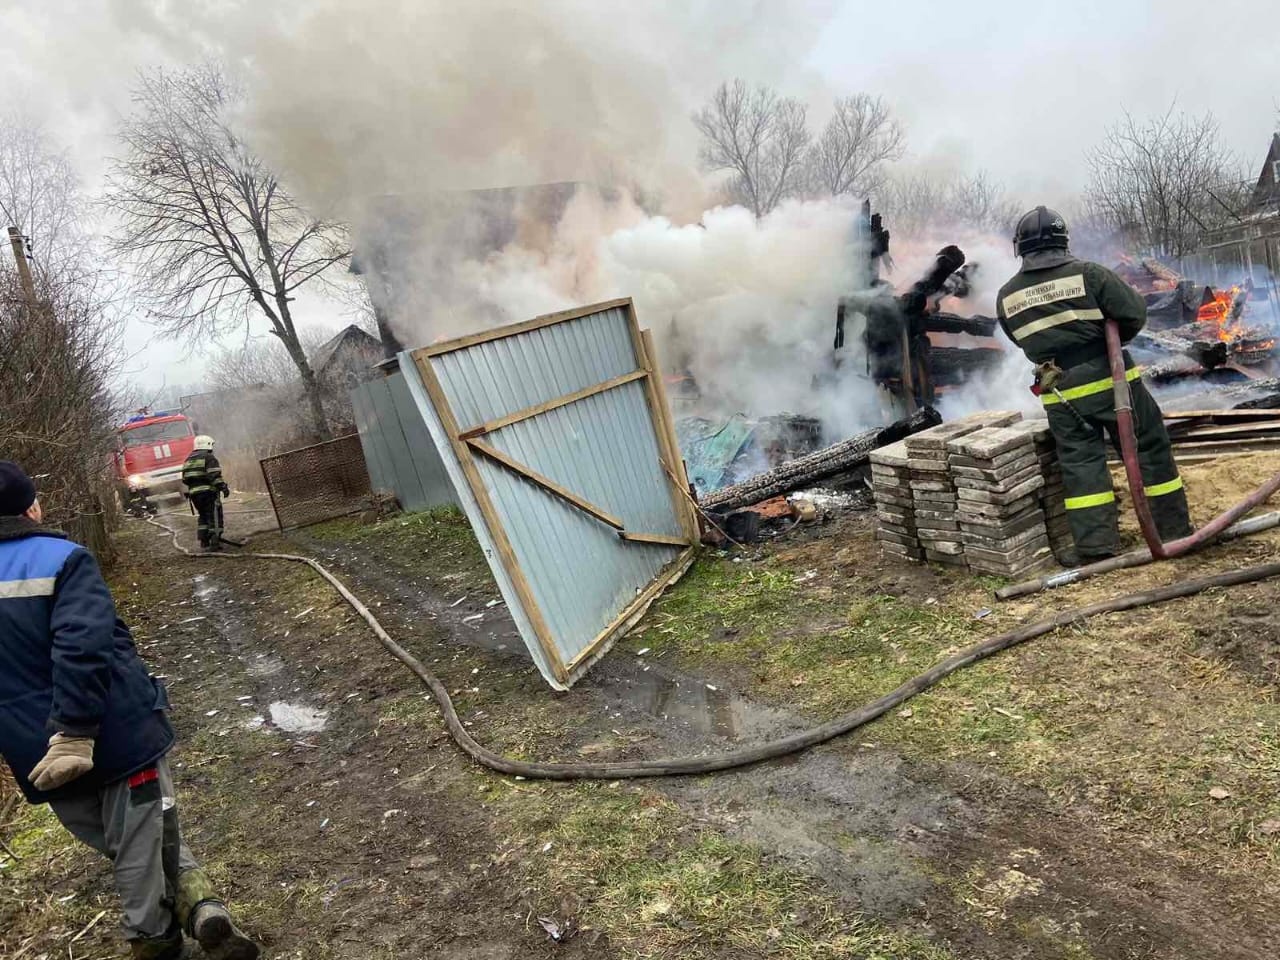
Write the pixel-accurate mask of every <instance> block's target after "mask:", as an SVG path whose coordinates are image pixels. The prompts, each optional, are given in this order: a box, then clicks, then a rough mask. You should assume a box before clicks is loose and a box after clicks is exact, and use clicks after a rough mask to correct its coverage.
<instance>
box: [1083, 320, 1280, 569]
mask: <svg viewBox="0 0 1280 960" xmlns="http://www.w3.org/2000/svg"><path fill="white" fill-rule="evenodd" d="M1105 332H1106V337H1107V359H1108V360H1109V361H1110V363H1111V379H1112V382H1113V383H1114V385H1115V405H1116V428H1117V433H1118V434H1119V439H1120V456H1121V459H1122V460H1123V461H1124V473H1125V478H1126V479H1127V480H1128V481H1129V494H1130V496H1132V497H1133V511H1134V513H1136V514H1137V515H1138V526H1139V527H1140V528H1141V529H1142V539H1143V540H1145V541H1146V542H1147V547H1148V548H1149V549H1150V550H1151V558H1152V559H1153V560H1168V559H1171V558H1173V557H1180V556H1182V555H1183V554H1186V553H1191V552H1192V551H1193V550H1198V549H1199V548H1200V547H1202V546H1204V545H1205V544H1206V543H1208V542H1209V541H1211V540H1213V539H1214V538H1215V537H1217V536H1218V534H1220V533H1222V531H1223V530H1225V529H1227V527H1229V526H1231V525H1232V524H1233V523H1235V522H1236V521H1237V520H1239V519H1240V518H1241V517H1242V516H1244V515H1245V514H1246V513H1248V512H1249V511H1250V510H1252V509H1254V508H1255V507H1257V506H1259V505H1261V504H1262V503H1265V502H1266V501H1267V500H1269V499H1270V498H1271V497H1272V496H1273V495H1274V494H1275V493H1276V491H1277V490H1280V473H1277V474H1276V475H1275V476H1273V477H1271V479H1269V480H1268V481H1267V482H1266V483H1264V484H1262V485H1261V486H1260V487H1258V488H1257V489H1256V490H1254V491H1253V492H1252V493H1250V494H1249V495H1248V496H1247V497H1245V498H1244V499H1243V500H1241V501H1240V502H1239V503H1237V504H1236V505H1235V506H1233V507H1231V508H1230V509H1228V510H1224V511H1223V512H1222V513H1220V514H1219V515H1218V516H1216V517H1214V518H1213V519H1212V520H1210V521H1209V522H1208V523H1206V524H1205V525H1204V526H1203V527H1201V528H1200V529H1199V530H1196V531H1194V532H1193V533H1191V534H1189V535H1188V536H1185V537H1181V538H1179V539H1177V540H1170V541H1169V542H1168V543H1165V542H1164V541H1162V540H1161V539H1160V532H1159V531H1158V530H1157V529H1156V521H1155V517H1153V516H1152V514H1151V504H1150V502H1149V501H1148V500H1147V492H1146V490H1145V488H1144V487H1143V483H1142V464H1141V463H1140V462H1139V460H1138V438H1137V435H1136V434H1135V433H1134V429H1133V397H1132V394H1131V393H1130V391H1129V381H1128V380H1127V379H1125V369H1124V348H1123V347H1122V346H1121V344H1120V327H1119V326H1118V325H1117V323H1116V322H1115V321H1114V320H1108V321H1107V323H1106V328H1105Z"/></svg>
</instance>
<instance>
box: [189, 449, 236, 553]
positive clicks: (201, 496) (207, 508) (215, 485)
mask: <svg viewBox="0 0 1280 960" xmlns="http://www.w3.org/2000/svg"><path fill="white" fill-rule="evenodd" d="M182 483H183V485H184V486H185V487H186V488H187V498H188V499H189V500H190V501H191V503H192V505H193V506H194V507H195V508H196V515H197V517H198V518H199V519H198V521H197V525H196V533H197V534H198V535H199V537H200V546H201V547H203V548H204V549H205V550H221V549H222V504H221V502H219V500H218V498H219V497H220V496H221V497H229V496H231V488H230V487H228V486H227V482H226V481H225V480H223V479H222V466H221V465H220V464H219V463H218V458H217V457H215V456H214V455H213V437H209V436H204V435H201V436H198V437H196V442H195V449H194V450H192V451H191V455H190V456H189V457H187V459H186V462H184V463H183V464H182Z"/></svg>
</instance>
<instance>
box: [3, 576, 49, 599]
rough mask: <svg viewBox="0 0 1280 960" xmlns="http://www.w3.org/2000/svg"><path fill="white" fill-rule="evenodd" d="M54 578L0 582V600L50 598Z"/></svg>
mask: <svg viewBox="0 0 1280 960" xmlns="http://www.w3.org/2000/svg"><path fill="white" fill-rule="evenodd" d="M56 579H57V578H56V577H32V578H31V579H29V580H4V581H0V600H17V599H18V598H20V597H52V596H53V585H54V581H55V580H56Z"/></svg>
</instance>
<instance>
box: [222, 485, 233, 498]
mask: <svg viewBox="0 0 1280 960" xmlns="http://www.w3.org/2000/svg"><path fill="white" fill-rule="evenodd" d="M229 496H231V488H230V487H223V488H222V498H223V499H224V500H225V499H226V498H227V497H229Z"/></svg>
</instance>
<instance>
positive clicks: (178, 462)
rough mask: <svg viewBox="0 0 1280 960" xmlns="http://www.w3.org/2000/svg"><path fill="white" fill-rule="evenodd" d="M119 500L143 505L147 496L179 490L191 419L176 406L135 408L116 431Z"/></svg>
mask: <svg viewBox="0 0 1280 960" xmlns="http://www.w3.org/2000/svg"><path fill="white" fill-rule="evenodd" d="M116 440H117V449H116V456H115V470H116V478H117V481H118V483H119V492H120V499H121V501H122V502H123V503H124V504H125V505H127V506H129V507H130V508H139V507H145V506H146V505H147V497H149V496H159V495H162V494H172V493H180V492H181V491H182V464H183V461H185V460H186V459H187V456H188V455H189V454H190V453H191V451H192V450H193V449H195V431H194V430H192V428H191V421H190V420H188V419H187V417H186V416H185V415H184V414H183V413H181V412H180V411H177V410H168V411H161V412H160V413H150V412H147V411H139V412H138V413H137V414H136V415H134V416H132V417H130V418H129V419H128V420H127V421H126V422H125V423H124V425H122V426H121V427H120V429H119V430H117V431H116Z"/></svg>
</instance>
